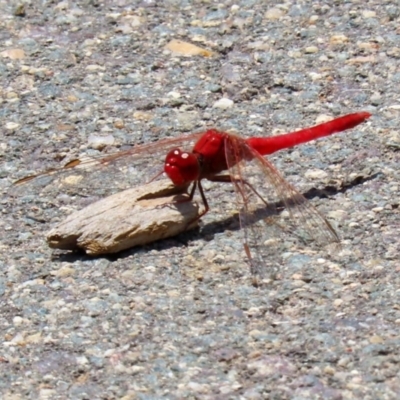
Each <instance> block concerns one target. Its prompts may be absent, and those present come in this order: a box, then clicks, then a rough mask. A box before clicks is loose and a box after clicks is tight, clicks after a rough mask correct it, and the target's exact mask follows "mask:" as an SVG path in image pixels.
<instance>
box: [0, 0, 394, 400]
mask: <svg viewBox="0 0 400 400" xmlns="http://www.w3.org/2000/svg"><path fill="white" fill-rule="evenodd" d="M395 3H396V2H391V1H381V0H380V1H378V0H371V1H368V2H365V1H357V0H354V1H347V2H339V1H337V2H332V1H322V0H321V1H318V2H315V1H311V0H304V1H300V2H294V1H286V2H284V3H277V2H274V1H264V2H260V1H255V0H243V1H241V0H238V1H236V2H231V1H225V2H220V3H218V2H213V1H206V0H204V1H200V0H199V1H188V0H186V1H185V0H181V1H180V0H166V1H163V2H161V1H154V0H145V1H128V0H117V1H108V0H103V1H102V0H85V1H62V2H54V1H30V0H26V1H21V2H10V1H7V0H0V11H1V15H2V18H1V21H0V26H1V28H0V35H1V41H0V76H1V87H0V102H1V108H0V118H1V133H0V156H1V166H0V188H1V190H2V193H3V194H2V198H1V206H2V219H1V221H0V224H1V233H0V246H1V253H2V256H1V260H0V264H1V270H0V295H1V297H0V301H1V303H0V304H1V313H0V332H1V340H2V345H1V350H0V371H1V379H0V393H1V398H2V399H7V400H11V399H13V400H16V399H124V400H128V399H143V400H144V399H146V400H147V399H182V398H190V399H237V398H242V399H297V400H300V399H398V398H400V369H399V363H400V355H399V354H400V353H399V351H400V336H399V326H400V302H399V289H398V288H400V278H399V275H398V273H399V271H400V265H399V262H398V254H399V250H400V239H399V228H400V227H399V193H400V190H399V172H398V165H399V154H400V153H399V148H400V134H399V131H398V129H399V128H398V127H399V114H400V103H399V102H400V96H399V93H400V90H399V84H400V62H399V58H400V29H399V26H400V17H399V15H400V8H399V6H398V5H397V6H396V5H395ZM23 5H24V7H23ZM172 39H179V40H183V41H186V42H190V43H193V44H196V45H197V46H200V47H201V48H203V49H206V50H208V51H211V52H213V53H214V55H213V56H212V57H206V56H207V53H204V52H202V53H201V54H200V55H192V56H182V55H177V54H173V53H171V52H169V51H166V50H165V46H166V45H167V44H168V43H169V42H170V41H171V40H172ZM222 98H226V99H230V100H232V102H229V101H226V100H224V101H222V103H221V101H220V100H221V99H222ZM359 110H365V111H369V112H371V113H372V114H373V117H372V118H371V119H370V121H368V123H366V124H363V125H362V126H360V127H357V128H356V129H353V130H352V131H349V132H348V133H345V134H342V135H336V136H334V137H330V138H326V139H324V140H321V141H318V142H317V143H313V144H309V145H305V146H302V147H299V148H296V149H294V150H292V151H287V152H282V153H280V154H279V155H278V156H275V157H272V158H271V159H272V161H273V162H274V164H275V165H276V166H277V167H278V169H279V170H281V171H282V172H283V173H285V176H286V177H287V178H288V179H289V180H290V181H291V182H293V183H294V184H295V185H296V187H297V188H298V189H299V190H300V191H301V192H303V193H305V194H307V193H308V194H309V195H310V196H309V197H310V198H312V199H311V200H310V201H312V203H313V204H314V205H315V206H317V207H318V208H319V209H320V210H321V211H322V212H323V213H324V214H325V215H327V216H328V217H329V218H330V219H331V220H332V221H334V223H335V225H336V226H337V229H338V231H339V233H340V235H341V237H342V238H343V247H342V250H340V251H338V252H337V254H334V255H332V256H329V255H327V254H326V253H323V252H322V253H319V252H318V251H314V250H311V249H309V248H307V247H306V248H304V249H303V250H302V251H298V252H288V253H285V254H284V255H283V256H282V255H280V256H282V257H280V258H279V263H280V265H279V271H278V274H277V276H276V279H275V280H272V281H271V282H269V283H268V284H267V285H264V286H263V287H261V288H255V287H254V286H252V284H251V275H250V273H249V268H248V265H247V262H246V259H245V257H244V254H243V250H242V249H243V245H242V244H243V241H242V238H241V232H240V230H239V229H238V226H237V222H234V221H233V220H234V218H232V210H234V204H232V199H233V197H232V196H233V193H232V188H229V187H227V186H226V185H225V186H221V185H217V184H209V185H207V187H206V189H207V194H208V197H209V199H210V205H211V207H212V212H210V213H209V214H208V215H206V216H205V218H204V219H203V224H202V227H201V228H200V229H199V230H197V231H194V232H190V233H186V234H185V235H181V236H179V237H176V238H173V239H169V240H164V241H161V242H158V243H155V244H154V245H151V246H150V245H149V246H147V247H145V248H141V249H132V250H130V251H126V252H124V253H122V254H119V255H118V256H113V257H102V258H94V259H93V258H90V257H87V256H85V255H82V254H76V253H67V252H61V251H54V250H50V249H49V248H48V247H47V245H46V243H45V240H44V237H45V233H46V232H47V231H48V230H49V229H50V228H51V227H52V226H54V225H55V224H56V223H57V222H58V221H60V220H61V219H63V218H64V217H65V215H67V214H69V213H70V212H71V211H73V210H74V209H79V208H82V206H84V205H86V204H87V203H88V202H89V201H91V200H93V199H94V198H96V196H100V195H104V194H106V193H107V192H108V191H110V192H112V190H113V188H111V187H108V186H107V185H103V186H102V185H101V183H102V182H101V181H100V185H98V187H97V188H96V182H91V184H93V186H91V187H90V188H88V189H90V190H93V192H91V193H90V196H94V197H93V198H92V197H85V196H86V195H85V196H83V195H82V196H79V195H77V194H76V193H75V194H70V193H67V192H63V191H62V190H60V189H59V188H57V187H54V188H53V192H51V191H50V192H49V193H47V194H46V195H40V196H39V195H38V194H36V193H35V192H34V191H33V190H32V191H31V187H30V186H26V187H24V189H23V191H22V193H19V195H18V196H15V195H11V194H10V192H9V186H10V183H11V182H13V181H14V180H15V179H17V178H20V177H22V176H24V175H26V174H28V173H32V172H33V171H38V170H41V169H42V168H44V167H46V166H49V165H53V166H54V165H57V164H58V163H59V162H60V161H62V160H63V159H65V158H69V157H72V156H74V155H77V154H80V153H83V152H89V153H90V152H92V153H93V154H95V153H96V152H98V150H96V146H95V145H94V142H95V138H96V137H97V136H108V137H109V138H111V141H114V144H113V146H114V147H112V148H114V150H115V149H118V148H124V146H125V145H127V144H128V145H132V144H134V143H147V142H150V141H155V140H157V139H162V138H165V137H173V136H177V135H181V134H183V133H188V132H195V131H199V130H201V129H204V128H205V127H209V126H217V127H220V128H224V129H230V130H235V131H237V132H240V133H241V134H243V135H245V136H254V135H271V134H274V133H276V132H283V131H289V130H294V129H298V128H301V127H305V126H309V125H313V124H314V123H315V122H316V121H317V120H318V119H319V118H323V117H324V116H326V115H328V116H339V115H341V114H346V113H350V112H354V111H359ZM156 161H157V159H156ZM104 186H107V187H104ZM321 190H322V192H324V193H328V196H314V195H313V193H320V192H321ZM216 199H218V201H215V200H216ZM271 253H273V252H271ZM273 257H274V256H273V255H272V256H271V265H272V264H273V263H275V262H278V261H277V260H278V258H277V259H276V260H274V258H273Z"/></svg>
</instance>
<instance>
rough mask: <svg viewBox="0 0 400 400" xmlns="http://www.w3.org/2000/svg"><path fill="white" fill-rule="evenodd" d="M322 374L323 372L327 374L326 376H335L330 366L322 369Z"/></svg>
mask: <svg viewBox="0 0 400 400" xmlns="http://www.w3.org/2000/svg"><path fill="white" fill-rule="evenodd" d="M324 372H325V374H327V375H335V372H336V370H335V368H333V367H331V366H330V365H327V366H326V367H325V368H324Z"/></svg>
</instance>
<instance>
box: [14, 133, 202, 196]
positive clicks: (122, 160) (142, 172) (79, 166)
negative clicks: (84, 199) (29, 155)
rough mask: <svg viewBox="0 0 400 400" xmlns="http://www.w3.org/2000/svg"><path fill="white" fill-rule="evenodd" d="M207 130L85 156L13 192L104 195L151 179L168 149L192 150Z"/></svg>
mask: <svg viewBox="0 0 400 400" xmlns="http://www.w3.org/2000/svg"><path fill="white" fill-rule="evenodd" d="M202 134H203V133H196V134H190V135H185V136H180V137H177V138H170V139H165V140H160V141H157V142H154V143H149V144H144V145H138V146H134V147H132V148H130V149H128V150H123V151H119V152H115V153H111V154H107V155H104V154H103V155H100V156H95V157H90V156H84V157H82V158H77V159H73V160H70V161H69V162H67V163H65V164H64V165H63V166H61V167H59V166H56V167H53V168H49V169H46V170H45V171H44V172H39V173H37V174H33V175H29V176H26V177H24V178H22V179H19V180H17V181H16V182H14V184H13V186H12V187H11V188H10V192H11V194H17V195H21V194H29V193H41V194H44V193H53V192H54V191H57V192H68V193H75V194H78V195H81V196H89V195H96V196H104V195H108V194H110V193H113V192H116V191H119V190H122V189H126V188H129V187H132V186H135V185H138V184H141V183H144V182H148V181H150V180H151V179H152V178H154V177H155V176H156V175H157V174H160V173H161V172H162V171H163V164H164V159H165V156H166V155H167V153H168V152H169V151H170V150H171V149H172V148H176V147H182V148H185V149H187V150H188V151H190V150H191V149H192V147H193V145H194V143H195V142H196V141H197V140H198V139H199V138H200V137H201V135H202Z"/></svg>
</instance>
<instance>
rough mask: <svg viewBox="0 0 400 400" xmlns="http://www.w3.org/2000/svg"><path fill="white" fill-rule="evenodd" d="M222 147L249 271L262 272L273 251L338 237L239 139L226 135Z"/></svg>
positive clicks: (322, 219)
mask: <svg viewBox="0 0 400 400" xmlns="http://www.w3.org/2000/svg"><path fill="white" fill-rule="evenodd" d="M225 149H226V159H227V164H228V167H229V172H230V174H231V180H232V182H233V184H234V187H235V192H236V198H237V202H238V204H239V218H240V224H241V228H242V229H243V232H244V239H245V250H246V253H247V256H248V257H249V259H250V264H251V270H252V273H254V274H256V275H262V272H263V271H264V270H265V268H266V266H271V265H268V263H271V262H273V261H272V260H274V259H275V258H276V254H275V253H276V252H288V251H290V250H291V249H292V248H293V246H297V245H299V244H300V243H303V244H304V243H308V244H310V243H311V244H317V245H319V246H321V245H326V244H329V243H338V242H339V241H340V240H339V237H338V235H337V233H336V232H335V230H334V229H333V227H332V226H331V224H330V223H329V221H327V220H326V219H325V218H324V217H323V216H322V215H321V214H320V213H319V211H318V210H317V209H316V208H315V207H314V206H313V205H312V204H311V203H310V202H309V201H308V200H306V199H305V197H304V196H303V195H302V194H300V193H299V192H298V191H297V190H296V189H295V188H294V187H293V186H292V185H290V184H289V183H288V182H287V181H286V180H285V179H284V178H283V177H282V176H281V175H280V173H279V172H278V171H277V169H276V168H275V167H274V166H273V165H272V164H271V163H270V162H269V161H268V160H267V159H266V158H264V157H263V156H261V155H260V154H259V153H258V152H257V151H255V150H253V149H252V148H251V147H250V146H249V145H247V144H246V142H245V141H244V140H243V139H241V138H238V137H235V136H233V135H229V136H228V137H227V139H226V147H225ZM272 267H274V265H272Z"/></svg>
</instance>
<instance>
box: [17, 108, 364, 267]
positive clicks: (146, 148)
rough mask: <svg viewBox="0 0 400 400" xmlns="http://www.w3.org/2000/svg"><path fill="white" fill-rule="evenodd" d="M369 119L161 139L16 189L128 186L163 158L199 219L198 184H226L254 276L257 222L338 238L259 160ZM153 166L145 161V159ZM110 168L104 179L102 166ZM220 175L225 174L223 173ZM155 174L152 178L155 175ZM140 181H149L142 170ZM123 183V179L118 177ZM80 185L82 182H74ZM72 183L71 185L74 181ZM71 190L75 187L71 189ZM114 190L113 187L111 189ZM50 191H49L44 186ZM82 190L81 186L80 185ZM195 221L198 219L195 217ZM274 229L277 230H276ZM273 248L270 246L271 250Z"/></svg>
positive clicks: (260, 239)
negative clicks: (90, 183)
mask: <svg viewBox="0 0 400 400" xmlns="http://www.w3.org/2000/svg"><path fill="white" fill-rule="evenodd" d="M370 116H371V114H370V113H368V112H358V113H354V114H348V115H345V116H343V117H340V118H336V119H334V120H332V121H329V122H326V123H322V124H320V125H316V126H314V127H311V128H306V129H303V130H300V131H297V132H291V133H287V134H284V135H280V136H275V137H267V138H263V137H254V138H249V139H244V138H241V137H238V136H236V135H233V134H229V133H225V132H221V131H217V130H215V129H211V130H208V131H206V132H201V133H197V134H190V135H185V136H181V137H177V138H171V139H165V140H161V141H158V142H155V143H150V144H144V145H139V146H135V147H133V148H130V149H128V150H125V151H120V152H117V153H114V154H110V155H106V156H102V157H96V158H92V159H88V160H87V159H86V160H84V159H74V160H72V161H70V162H68V163H67V164H65V165H64V166H63V167H61V168H53V169H50V170H47V171H46V172H44V173H39V174H35V175H30V176H27V177H25V178H22V179H20V180H18V181H17V182H15V184H16V185H21V184H24V183H27V182H30V181H32V182H34V183H35V184H36V183H37V184H38V185H40V186H42V183H41V182H40V181H41V180H43V178H44V182H43V183H44V185H46V186H48V185H49V183H50V180H51V179H52V178H54V177H57V176H59V175H60V174H62V176H65V174H66V173H70V174H73V175H81V176H83V177H85V176H88V177H89V178H90V179H92V177H93V174H95V173H97V172H100V173H101V179H100V181H101V182H102V183H103V184H104V185H107V182H106V180H105V176H106V175H107V176H108V177H109V179H110V181H111V182H112V183H113V184H115V183H117V181H118V173H120V172H122V173H123V175H124V177H126V176H127V175H130V176H131V177H134V181H135V180H136V183H137V180H138V179H137V177H138V175H139V173H138V171H137V169H136V167H135V166H136V165H138V166H139V167H140V166H143V165H148V164H152V165H153V164H154V158H155V157H157V155H159V154H162V152H164V155H165V154H166V153H167V152H168V153H167V156H166V158H165V163H164V172H165V174H166V175H167V176H168V177H169V178H170V179H171V180H172V182H173V183H174V184H175V185H189V184H190V183H192V184H193V186H192V189H191V191H190V198H191V199H192V198H193V196H194V194H195V191H196V189H197V188H198V189H199V192H200V196H201V198H202V201H203V204H204V210H203V211H202V213H201V215H200V217H201V216H203V215H204V214H205V213H207V211H208V210H209V205H208V202H207V199H206V196H205V193H204V189H203V187H202V184H201V181H202V180H203V179H208V180H210V181H215V182H231V183H232V184H233V186H234V188H235V192H236V199H237V205H238V209H239V218H240V224H241V227H242V228H243V230H244V235H245V252H246V255H247V257H248V258H249V260H250V265H251V269H252V272H253V273H258V272H259V269H258V268H259V266H260V264H262V263H263V262H264V260H265V256H264V255H263V251H260V249H262V248H268V247H271V246H268V244H265V243H264V242H265V240H264V239H265V238H264V236H265V235H264V234H263V232H264V231H265V226H264V227H261V225H260V224H261V223H263V222H267V223H268V221H269V220H270V217H273V216H274V215H277V214H283V213H282V212H280V211H281V209H285V210H286V212H287V215H286V217H290V218H287V219H286V221H285V223H284V226H281V227H280V228H282V230H283V231H293V233H294V234H295V235H297V236H299V237H301V238H303V239H307V238H308V237H310V238H311V239H312V240H313V241H316V242H318V243H322V244H327V243H331V242H339V237H338V235H337V233H336V232H335V230H334V229H333V227H332V226H331V224H330V223H329V222H328V220H326V219H325V218H324V217H323V216H322V215H321V214H320V213H319V212H318V211H317V210H316V209H315V208H314V207H313V206H312V205H311V204H310V202H308V201H307V200H306V199H305V198H304V196H303V195H301V194H300V193H299V192H298V191H297V190H296V189H295V188H294V187H293V186H292V185H290V184H289V183H288V182H286V181H285V179H284V178H283V177H282V176H281V175H280V174H279V172H278V171H277V169H276V168H275V167H274V166H273V165H272V164H271V162H269V161H268V160H267V159H266V158H264V157H263V156H265V155H268V154H272V153H274V152H276V151H279V150H282V149H286V148H290V147H293V146H296V145H299V144H302V143H305V142H309V141H311V140H314V139H318V138H321V137H324V136H328V135H331V134H334V133H337V132H342V131H344V130H347V129H351V128H354V127H355V126H357V125H359V124H360V123H362V122H364V121H365V120H366V119H368V118H369V117H370ZM193 143H194V147H193V149H192V151H191V152H183V151H181V150H180V149H179V148H178V146H182V145H188V146H189V145H192V144H193ZM150 158H152V159H153V161H152V162H150V161H149V159H150ZM102 166H107V170H108V169H109V168H113V169H112V170H109V171H107V174H104V171H101V170H102V168H96V167H102ZM224 171H228V173H227V174H226V173H225V174H223V172H224ZM161 174H162V172H161V173H159V174H158V175H157V176H159V175H161ZM140 175H141V176H149V175H147V174H144V173H143V172H142V171H141V173H140ZM124 180H125V178H124ZM78 182H79V184H82V182H83V181H79V180H78ZM75 183H76V181H75ZM74 186H76V185H74ZM114 186H115V185H114ZM50 187H51V186H50ZM82 187H85V184H82ZM200 217H199V218H200ZM278 226H279V225H278ZM272 247H273V246H272Z"/></svg>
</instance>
